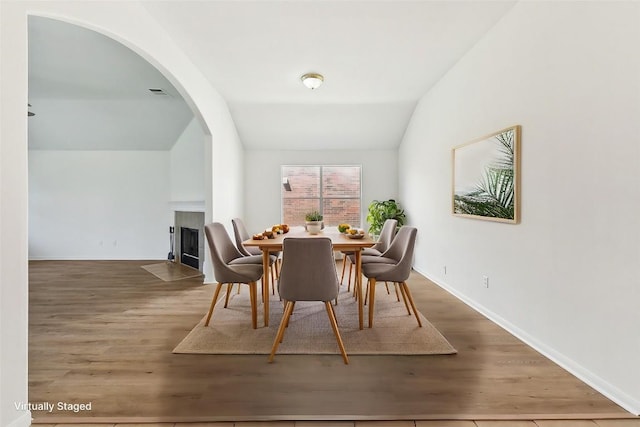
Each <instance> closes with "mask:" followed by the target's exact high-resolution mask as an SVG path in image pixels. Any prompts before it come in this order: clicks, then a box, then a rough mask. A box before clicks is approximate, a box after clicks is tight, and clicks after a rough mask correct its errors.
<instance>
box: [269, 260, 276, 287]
mask: <svg viewBox="0 0 640 427" xmlns="http://www.w3.org/2000/svg"><path fill="white" fill-rule="evenodd" d="M274 264H275V262H274V263H273V264H271V268H270V269H269V270H270V271H271V293H272V294H273V295H275V294H276V285H275V283H276V279H275V278H274V276H275V274H274V271H275V267H274Z"/></svg>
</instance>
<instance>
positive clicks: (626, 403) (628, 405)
mask: <svg viewBox="0 0 640 427" xmlns="http://www.w3.org/2000/svg"><path fill="white" fill-rule="evenodd" d="M414 270H415V271H417V272H418V273H420V274H422V275H423V276H424V277H426V278H427V279H429V280H431V281H432V282H433V283H435V284H436V285H438V286H440V287H441V288H442V289H444V290H445V291H447V292H449V293H450V294H451V295H453V296H455V297H456V298H458V299H459V300H460V301H462V302H464V303H465V304H466V305H468V306H469V307H471V308H473V309H474V310H476V311H477V312H478V313H480V314H482V315H483V316H485V317H487V318H488V319H489V320H491V321H492V322H494V323H495V324H497V325H498V326H500V327H502V328H503V329H505V330H506V331H507V332H509V333H510V334H512V335H514V336H515V337H517V338H518V339H520V340H522V341H524V342H525V343H526V344H527V345H529V346H531V347H532V348H534V349H535V350H537V351H538V352H540V353H542V354H543V355H544V356H546V357H547V358H548V359H550V360H552V361H553V362H555V363H557V364H558V365H560V366H561V367H562V368H563V369H565V370H567V371H568V372H570V373H571V374H573V375H575V376H576V377H577V378H579V379H580V380H581V381H583V382H584V383H586V384H588V385H589V386H591V387H593V388H594V389H596V390H597V391H598V392H600V393H601V394H603V395H604V396H606V397H607V398H609V399H611V400H612V401H613V402H615V403H617V404H618V405H620V406H621V407H622V408H624V409H625V410H627V411H629V412H631V413H632V414H634V415H636V416H638V415H640V401H638V400H637V399H635V398H633V397H632V396H630V395H628V394H627V393H625V392H623V391H622V390H620V389H619V388H617V387H616V386H614V385H613V384H611V383H609V382H607V381H606V380H604V379H603V378H601V377H599V376H598V375H595V374H594V373H593V372H591V371H589V370H588V369H586V368H585V367H584V366H582V365H580V364H579V363H576V362H575V361H574V360H572V359H571V358H569V357H567V356H565V355H564V354H562V353H560V352H558V351H557V350H555V349H554V348H552V347H549V346H548V345H546V344H545V343H543V342H541V341H539V340H538V339H536V338H535V337H533V336H531V335H529V334H528V333H527V332H525V331H523V330H522V329H520V328H518V327H517V326H515V325H513V324H512V323H511V322H509V321H507V320H506V319H504V318H503V317H501V316H499V315H497V314H496V313H494V312H493V311H491V310H489V309H487V308H486V307H484V306H483V305H481V304H478V303H477V302H475V301H473V300H471V299H470V298H468V297H467V296H465V295H464V294H462V293H460V292H458V291H457V290H455V289H453V288H451V287H450V286H449V285H447V284H446V283H443V282H440V281H439V280H436V279H433V278H432V277H430V276H429V275H428V274H425V273H423V272H422V271H420V270H418V269H415V268H414Z"/></svg>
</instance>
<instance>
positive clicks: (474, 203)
mask: <svg viewBox="0 0 640 427" xmlns="http://www.w3.org/2000/svg"><path fill="white" fill-rule="evenodd" d="M521 133H522V129H521V126H520V125H515V126H511V127H508V128H505V129H502V130H499V131H497V132H494V133H492V134H490V135H486V136H483V137H482V138H478V139H475V140H473V141H471V142H468V143H466V144H462V145H459V146H456V147H454V148H453V149H452V170H453V177H452V197H451V208H452V213H453V215H455V216H461V217H467V218H475V219H482V220H488V221H498V222H506V223H511V224H518V223H519V222H520V144H521V142H520V140H521Z"/></svg>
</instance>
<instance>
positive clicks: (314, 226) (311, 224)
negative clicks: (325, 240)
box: [305, 221, 324, 234]
mask: <svg viewBox="0 0 640 427" xmlns="http://www.w3.org/2000/svg"><path fill="white" fill-rule="evenodd" d="M305 228H306V230H307V232H309V234H318V233H320V231H322V229H323V228H324V223H323V222H322V221H307V222H305Z"/></svg>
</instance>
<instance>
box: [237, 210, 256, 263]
mask: <svg viewBox="0 0 640 427" xmlns="http://www.w3.org/2000/svg"><path fill="white" fill-rule="evenodd" d="M231 224H233V235H234V237H235V239H236V247H237V248H238V251H240V253H241V254H242V255H244V256H249V255H257V254H259V253H260V249H258V248H255V249H257V250H256V252H255V253H254V252H251V251H250V250H249V248H245V247H244V245H243V244H242V242H244V241H245V240H247V239H248V238H249V232H248V231H247V227H246V226H245V225H244V221H242V220H241V219H240V218H233V219H232V220H231ZM252 249H253V248H252Z"/></svg>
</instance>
